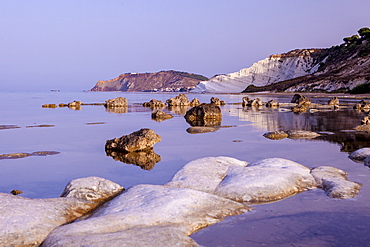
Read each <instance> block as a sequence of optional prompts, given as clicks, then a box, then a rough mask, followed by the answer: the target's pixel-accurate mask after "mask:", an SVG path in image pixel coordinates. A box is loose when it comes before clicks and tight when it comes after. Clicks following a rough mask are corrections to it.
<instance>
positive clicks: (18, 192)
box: [10, 190, 23, 196]
mask: <svg viewBox="0 0 370 247" xmlns="http://www.w3.org/2000/svg"><path fill="white" fill-rule="evenodd" d="M10 193H11V194H13V195H15V196H16V195H19V194H22V193H23V191H21V190H12V191H10Z"/></svg>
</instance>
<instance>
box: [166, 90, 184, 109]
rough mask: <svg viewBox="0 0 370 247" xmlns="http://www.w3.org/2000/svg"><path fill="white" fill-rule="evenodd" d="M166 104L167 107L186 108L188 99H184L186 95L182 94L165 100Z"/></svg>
mask: <svg viewBox="0 0 370 247" xmlns="http://www.w3.org/2000/svg"><path fill="white" fill-rule="evenodd" d="M166 103H167V104H168V106H188V105H190V102H189V100H188V97H186V95H185V94H182V93H180V94H179V95H178V96H176V97H175V98H171V99H168V100H166Z"/></svg>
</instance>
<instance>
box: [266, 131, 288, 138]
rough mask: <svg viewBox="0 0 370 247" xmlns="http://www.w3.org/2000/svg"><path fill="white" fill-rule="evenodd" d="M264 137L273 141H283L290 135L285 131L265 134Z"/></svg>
mask: <svg viewBox="0 0 370 247" xmlns="http://www.w3.org/2000/svg"><path fill="white" fill-rule="evenodd" d="M263 136H264V137H266V138H269V139H271V140H281V139H284V138H287V137H288V134H287V133H286V132H284V131H272V132H267V133H265V134H263Z"/></svg>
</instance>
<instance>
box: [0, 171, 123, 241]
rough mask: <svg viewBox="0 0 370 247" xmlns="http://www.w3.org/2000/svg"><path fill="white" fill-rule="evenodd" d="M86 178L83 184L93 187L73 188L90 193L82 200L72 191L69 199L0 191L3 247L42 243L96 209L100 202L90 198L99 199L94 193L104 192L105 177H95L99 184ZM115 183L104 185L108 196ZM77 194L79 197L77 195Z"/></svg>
mask: <svg viewBox="0 0 370 247" xmlns="http://www.w3.org/2000/svg"><path fill="white" fill-rule="evenodd" d="M83 180H84V183H83V184H84V185H89V186H91V187H89V188H87V187H85V186H81V187H80V188H77V187H79V186H77V187H74V188H76V189H77V190H79V191H80V192H81V191H82V192H83V191H85V194H86V195H87V196H86V197H82V198H84V199H87V200H84V199H81V197H80V196H79V195H80V193H77V194H73V193H72V194H69V196H68V198H66V197H61V198H49V199H28V198H24V197H21V196H14V195H8V194H4V193H0V201H1V207H0V243H1V246H39V245H40V244H41V243H42V242H43V241H44V240H45V238H46V236H47V235H48V234H49V233H50V232H51V231H52V230H53V229H55V228H57V227H58V226H60V225H64V224H67V223H70V222H73V221H74V220H76V219H77V218H79V217H81V216H83V215H85V214H86V213H89V212H90V211H91V210H93V209H95V208H96V207H97V206H98V205H99V203H98V202H95V201H91V200H89V199H90V198H92V199H94V198H96V196H95V193H100V192H101V190H100V188H101V181H102V180H103V179H100V180H95V179H94V181H95V182H97V183H94V182H91V181H90V180H89V178H85V179H83ZM89 181H90V182H89ZM105 184H107V183H105ZM112 184H113V183H112V182H110V184H109V186H107V187H105V190H106V192H108V194H109V195H111V193H110V190H114V188H116V187H115V186H113V187H112ZM118 186H119V185H118ZM74 188H73V189H74ZM97 188H98V189H97ZM73 189H72V190H73ZM86 192H87V193H86ZM83 193H84V192H83ZM75 195H76V196H77V198H76V197H74V196H75ZM102 199H104V198H102ZM105 199H106V198H105Z"/></svg>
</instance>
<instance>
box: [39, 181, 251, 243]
mask: <svg viewBox="0 0 370 247" xmlns="http://www.w3.org/2000/svg"><path fill="white" fill-rule="evenodd" d="M246 211H248V208H247V207H246V206H244V205H243V204H241V203H238V202H235V201H232V200H228V199H225V198H222V197H219V196H215V195H212V194H208V193H204V192H200V191H196V190H192V189H183V188H171V187H168V186H163V185H136V186H134V187H131V188H130V189H129V190H128V191H127V192H125V193H123V194H121V195H119V196H118V197H116V198H115V199H113V200H112V201H110V202H108V203H107V204H105V205H104V206H103V207H102V208H100V209H98V210H97V211H96V212H95V213H93V214H92V215H91V216H90V217H89V218H88V219H86V220H83V221H80V222H76V223H73V224H69V225H64V226H61V227H59V228H58V229H55V230H54V231H53V232H52V233H50V235H49V236H48V237H47V239H46V240H45V242H44V243H43V246H96V245H95V241H97V240H98V241H101V239H107V240H110V241H113V242H114V243H115V245H114V246H125V245H124V244H125V239H127V238H128V236H131V241H134V243H135V244H134V245H132V246H147V245H144V244H142V243H141V242H144V243H145V242H146V243H150V242H151V241H153V242H152V245H150V246H164V245H163V244H162V245H160V244H159V243H158V242H156V241H157V240H155V239H152V236H153V234H154V235H156V236H159V235H161V232H158V233H157V234H156V233H151V234H145V231H146V232H147V233H149V232H150V231H156V230H160V229H161V228H163V229H166V227H170V228H167V231H164V232H166V233H167V235H168V236H167V237H168V239H167V238H166V237H165V236H163V237H161V238H160V239H161V241H163V243H166V242H167V241H169V242H170V241H172V242H173V240H171V238H172V235H175V238H176V239H179V238H180V239H186V236H188V235H190V234H191V233H193V232H195V231H197V230H199V229H201V228H204V227H206V226H209V225H212V224H215V223H217V222H219V221H221V220H222V219H223V218H224V217H226V216H230V215H236V214H240V213H244V212H246ZM145 227H149V228H146V229H143V231H144V232H142V233H141V234H139V235H137V236H139V237H140V238H139V239H133V238H134V236H135V234H134V235H130V234H128V232H127V231H129V232H130V233H133V232H135V231H134V229H135V228H145ZM157 227H159V228H157ZM171 228H172V230H171ZM173 228H180V229H181V231H180V233H181V234H182V237H179V236H178V234H179V233H177V234H174V233H173V231H175V230H173ZM140 243H141V244H140ZM98 246H99V245H98ZM100 246H101V245H100ZM106 246H113V245H110V244H108V245H106ZM166 246H170V245H166ZM172 246H176V245H172ZM190 246H191V245H190Z"/></svg>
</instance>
